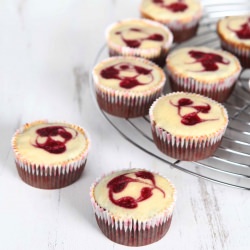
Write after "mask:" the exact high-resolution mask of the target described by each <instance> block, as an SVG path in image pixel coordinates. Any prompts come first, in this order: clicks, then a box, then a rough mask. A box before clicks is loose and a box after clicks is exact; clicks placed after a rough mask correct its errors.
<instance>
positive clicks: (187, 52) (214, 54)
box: [166, 47, 241, 102]
mask: <svg viewBox="0 0 250 250" xmlns="http://www.w3.org/2000/svg"><path fill="white" fill-rule="evenodd" d="M166 61H167V66H166V68H167V74H168V76H169V81H170V85H171V88H172V90H173V91H184V92H193V93H198V94H202V95H205V96H207V97H210V98H212V99H214V100H216V101H218V102H224V101H225V100H226V99H227V98H228V97H229V96H230V94H231V93H232V91H233V89H234V86H235V83H236V81H237V79H238V77H239V74H240V72H241V65H240V62H239V60H238V59H237V58H236V57H235V56H234V55H232V54H231V53H229V52H227V51H223V50H215V49H211V48H208V47H184V48H179V49H176V50H174V51H173V52H172V53H170V54H169V55H168V57H167V60H166Z"/></svg>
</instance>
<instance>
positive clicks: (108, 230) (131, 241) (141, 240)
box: [95, 216, 172, 247]
mask: <svg viewBox="0 0 250 250" xmlns="http://www.w3.org/2000/svg"><path fill="white" fill-rule="evenodd" d="M95 217H96V221H97V224H98V226H99V228H100V229H101V231H102V232H103V234H104V235H105V236H106V237H107V238H108V239H110V240H112V241H113V242H116V243H118V244H121V245H125V246H133V247H139V246H145V245H149V244H152V243H154V242H156V241H158V240H160V239H161V238H162V237H163V236H164V235H165V234H166V233H167V231H168V230H169V227H170V225H171V221H172V216H171V217H169V218H168V220H166V221H165V222H164V223H162V224H159V225H158V226H155V227H149V228H146V229H145V230H143V229H141V230H138V223H137V224H136V228H134V226H133V227H132V230H130V229H127V230H126V231H125V230H124V229H120V228H115V226H112V225H111V224H110V225H109V224H108V222H107V221H106V220H104V219H101V218H98V217H97V216H95Z"/></svg>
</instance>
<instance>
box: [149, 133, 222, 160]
mask: <svg viewBox="0 0 250 250" xmlns="http://www.w3.org/2000/svg"><path fill="white" fill-rule="evenodd" d="M152 135H153V140H154V143H155V145H156V146H157V148H158V149H159V150H160V151H161V152H162V153H164V154H166V155H168V156H170V157H172V158H175V159H177V160H181V161H199V160H203V159H205V158H208V157H210V156H212V155H213V154H214V152H215V151H216V150H217V148H218V147H219V145H220V143H221V140H219V141H217V142H216V143H214V144H212V145H206V144H205V143H203V141H201V142H199V143H197V145H194V144H188V145H187V147H186V146H183V147H181V146H180V145H179V147H178V146H174V145H172V143H167V142H166V141H165V142H164V141H163V140H162V139H161V138H159V137H158V136H157V134H156V132H155V131H154V130H152Z"/></svg>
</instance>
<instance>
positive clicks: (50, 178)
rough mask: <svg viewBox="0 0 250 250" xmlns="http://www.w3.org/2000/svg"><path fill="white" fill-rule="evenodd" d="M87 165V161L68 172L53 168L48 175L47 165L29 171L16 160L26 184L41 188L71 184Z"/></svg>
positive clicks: (61, 186)
mask: <svg viewBox="0 0 250 250" xmlns="http://www.w3.org/2000/svg"><path fill="white" fill-rule="evenodd" d="M85 165H86V161H85V163H84V164H82V165H81V166H80V167H79V168H77V169H73V170H70V171H69V172H68V173H62V169H60V168H56V169H55V168H52V169H51V174H49V175H47V171H46V169H45V167H37V168H36V171H35V172H34V173H29V172H28V171H27V170H25V169H24V168H22V167H20V165H19V164H18V163H17V162H16V167H17V171H18V174H19V176H20V177H21V179H22V180H23V181H24V182H25V183H26V184H28V185H30V186H32V187H36V188H41V189H58V188H63V187H66V186H69V185H70V184H72V183H74V182H75V181H77V180H78V179H79V178H80V176H81V174H82V172H83V170H84V168H85ZM60 171H61V173H60Z"/></svg>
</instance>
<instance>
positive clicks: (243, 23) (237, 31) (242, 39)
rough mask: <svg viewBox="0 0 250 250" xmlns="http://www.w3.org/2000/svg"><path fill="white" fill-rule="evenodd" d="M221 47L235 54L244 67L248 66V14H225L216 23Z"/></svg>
mask: <svg viewBox="0 0 250 250" xmlns="http://www.w3.org/2000/svg"><path fill="white" fill-rule="evenodd" d="M217 34H218V36H219V38H220V41H221V47H222V48H223V49H225V50H228V51H230V52H231V53H233V54H234V55H235V56H237V57H238V58H239V60H240V62H241V64H242V66H243V67H245V68H250V15H242V16H227V17H224V18H222V19H220V20H219V21H218V23H217Z"/></svg>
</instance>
